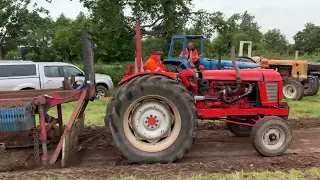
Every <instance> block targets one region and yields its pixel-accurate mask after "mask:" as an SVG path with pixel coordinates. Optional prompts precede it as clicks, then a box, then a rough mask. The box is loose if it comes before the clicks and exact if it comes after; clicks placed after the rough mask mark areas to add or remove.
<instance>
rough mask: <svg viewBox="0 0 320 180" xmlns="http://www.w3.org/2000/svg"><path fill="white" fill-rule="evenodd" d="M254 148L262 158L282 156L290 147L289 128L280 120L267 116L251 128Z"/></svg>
mask: <svg viewBox="0 0 320 180" xmlns="http://www.w3.org/2000/svg"><path fill="white" fill-rule="evenodd" d="M251 136H252V143H253V146H254V148H255V149H256V150H257V151H258V152H259V153H260V154H262V155H264V156H269V157H270V156H279V155H282V154H283V153H284V152H285V151H286V150H287V149H288V148H289V146H290V144H291V140H292V136H291V131H290V129H289V126H288V125H287V124H286V123H285V122H284V121H283V119H282V118H280V117H277V116H267V117H264V118H262V119H261V120H259V121H258V122H257V123H256V124H255V125H254V126H253V128H252V132H251Z"/></svg>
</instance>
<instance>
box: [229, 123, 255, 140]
mask: <svg viewBox="0 0 320 180" xmlns="http://www.w3.org/2000/svg"><path fill="white" fill-rule="evenodd" d="M227 127H228V129H229V131H230V132H231V133H232V134H234V135H236V136H237V137H249V136H250V134H251V129H252V127H250V126H243V125H239V124H234V123H227Z"/></svg>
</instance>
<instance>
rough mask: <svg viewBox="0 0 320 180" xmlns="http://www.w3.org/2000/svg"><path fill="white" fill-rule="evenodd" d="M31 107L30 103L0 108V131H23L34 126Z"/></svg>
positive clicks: (34, 121)
mask: <svg viewBox="0 0 320 180" xmlns="http://www.w3.org/2000/svg"><path fill="white" fill-rule="evenodd" d="M31 109H32V104H31V103H29V104H27V105H26V106H25V107H17V108H0V131H3V132H9V131H23V130H30V129H32V128H33V127H35V126H36V120H35V116H34V115H33V114H32V113H31V112H30V110H31Z"/></svg>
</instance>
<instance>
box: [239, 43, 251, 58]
mask: <svg viewBox="0 0 320 180" xmlns="http://www.w3.org/2000/svg"><path fill="white" fill-rule="evenodd" d="M245 44H248V57H251V56H252V41H240V46H239V57H242V56H243V46H244V45H245Z"/></svg>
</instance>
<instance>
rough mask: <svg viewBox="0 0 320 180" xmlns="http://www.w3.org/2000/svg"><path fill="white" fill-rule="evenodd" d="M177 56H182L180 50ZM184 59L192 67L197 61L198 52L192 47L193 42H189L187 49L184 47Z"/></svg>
mask: <svg viewBox="0 0 320 180" xmlns="http://www.w3.org/2000/svg"><path fill="white" fill-rule="evenodd" d="M179 58H182V52H181V53H180V55H179ZM185 59H186V60H187V61H188V62H189V63H190V65H191V66H192V67H193V68H194V67H195V64H196V63H197V62H198V61H199V54H198V51H197V49H195V48H194V47H193V43H192V42H189V43H188V46H187V49H186V54H185Z"/></svg>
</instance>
